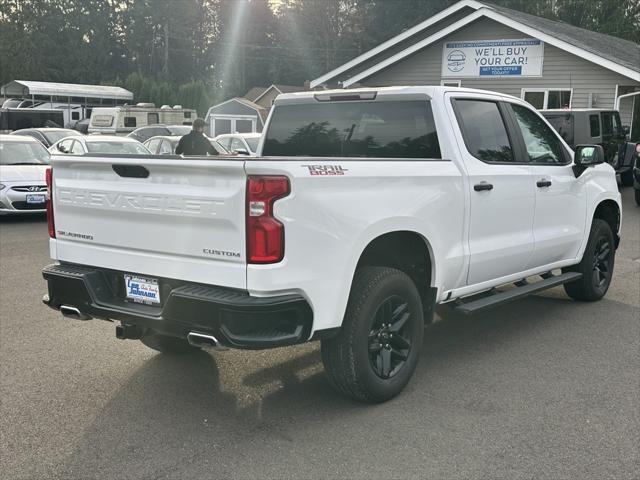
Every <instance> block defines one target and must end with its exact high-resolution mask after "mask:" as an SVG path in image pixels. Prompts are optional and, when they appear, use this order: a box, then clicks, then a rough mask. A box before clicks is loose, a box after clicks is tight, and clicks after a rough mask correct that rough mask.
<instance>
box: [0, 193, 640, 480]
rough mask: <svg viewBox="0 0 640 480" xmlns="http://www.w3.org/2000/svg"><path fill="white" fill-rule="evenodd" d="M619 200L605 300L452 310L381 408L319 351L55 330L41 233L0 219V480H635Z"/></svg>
mask: <svg viewBox="0 0 640 480" xmlns="http://www.w3.org/2000/svg"><path fill="white" fill-rule="evenodd" d="M622 194H623V202H624V208H625V210H624V212H623V217H624V218H623V235H622V244H621V247H620V249H619V250H618V254H617V257H616V272H615V275H614V280H613V283H612V287H611V290H610V291H609V294H608V295H607V297H606V298H605V299H604V300H603V301H601V302H598V303H595V304H583V303H576V302H572V301H570V300H569V299H568V298H567V297H566V296H565V295H564V292H563V291H562V289H561V288H559V289H554V290H551V291H548V292H545V293H543V294H542V295H539V296H536V297H531V298H528V299H525V300H523V301H520V302H517V303H513V304H510V305H507V306H504V307H501V308H499V309H496V310H494V311H491V312H488V313H485V314H482V315H478V316H475V317H470V318H465V317H460V316H457V315H453V314H452V313H450V312H449V311H448V310H447V309H443V310H441V316H442V317H444V320H443V321H441V322H438V323H436V324H435V325H433V326H431V327H429V328H428V329H427V332H426V336H425V344H424V350H423V354H422V357H421V360H420V363H419V365H418V368H417V370H416V373H415V376H414V378H413V380H412V381H411V383H410V384H409V386H408V387H407V389H406V390H405V391H404V392H403V393H402V394H401V395H400V396H399V397H398V398H396V399H395V400H392V401H390V402H388V403H385V404H381V405H375V406H367V405H361V404H357V403H354V402H352V401H349V400H346V399H343V398H341V397H340V396H338V395H337V394H336V393H335V391H334V390H332V389H331V388H330V387H329V385H328V383H327V381H326V380H325V378H324V376H323V372H322V366H321V362H320V356H319V348H318V347H319V345H318V344H317V343H312V344H307V345H303V346H300V347H295V348H285V349H277V350H271V351H262V352H234V351H228V352H219V353H218V352H216V353H214V354H210V353H205V352H198V353H196V354H193V355H189V356H184V357H170V356H163V355H161V354H156V353H155V352H153V351H151V350H149V349H148V348H146V347H144V346H143V345H141V344H140V343H139V342H135V341H120V340H117V339H116V338H115V334H114V328H115V327H114V325H113V324H110V323H107V322H101V321H92V322H86V323H83V322H79V321H73V320H67V319H63V318H62V317H61V316H60V315H59V314H58V313H56V312H54V311H52V310H49V309H47V308H46V307H44V306H43V305H42V304H41V302H40V299H41V297H42V294H43V293H44V292H45V284H44V281H43V280H42V277H41V275H40V270H41V268H42V267H43V266H44V265H47V264H48V263H50V261H49V258H48V249H47V227H46V223H45V222H44V220H43V219H42V218H41V217H38V218H30V219H24V218H22V219H0V222H1V223H0V268H1V270H0V271H1V272H2V273H1V274H0V312H1V314H0V315H1V323H0V369H1V370H0V382H1V392H0V393H1V400H2V402H1V406H0V448H1V455H0V471H1V472H3V473H2V475H0V476H2V477H3V478H12V479H13V478H29V479H30V478H64V479H76V478H77V479H91V478H154V479H155V478H160V479H165V478H170V479H174V478H175V479H178V478H204V477H210V478H227V477H230V478H265V477H279V478H280V477H284V478H289V477H291V478H295V477H305V478H309V477H312V478H336V477H348V478H388V477H393V478H405V477H413V478H437V479H451V478H554V479H556V478H605V477H607V478H617V479H619V478H635V477H636V473H634V472H637V469H638V465H639V462H640V458H639V455H640V454H639V453H638V447H637V445H638V444H639V443H640V438H639V432H640V418H639V415H638V398H639V397H640V385H639V375H640V373H639V370H638V364H639V361H640V358H639V351H640V298H639V297H640V208H639V207H636V205H635V204H634V201H633V190H632V189H629V188H625V189H623V190H622Z"/></svg>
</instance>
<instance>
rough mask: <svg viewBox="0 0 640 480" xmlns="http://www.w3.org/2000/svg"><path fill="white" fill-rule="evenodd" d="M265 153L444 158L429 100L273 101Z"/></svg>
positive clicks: (272, 154) (317, 155)
mask: <svg viewBox="0 0 640 480" xmlns="http://www.w3.org/2000/svg"><path fill="white" fill-rule="evenodd" d="M262 153H263V155H266V156H296V155H297V156H312V157H362V158H430V159H439V158H441V154H440V144H439V143H438V134H437V132H436V127H435V123H434V120H433V112H432V111H431V103H430V102H428V101H398V102H396V101H388V102H381V101H378V102H331V103H315V104H304V105H283V106H279V107H275V111H274V112H273V118H272V119H271V123H270V126H269V129H268V131H267V132H266V138H265V144H264V148H263V152H262Z"/></svg>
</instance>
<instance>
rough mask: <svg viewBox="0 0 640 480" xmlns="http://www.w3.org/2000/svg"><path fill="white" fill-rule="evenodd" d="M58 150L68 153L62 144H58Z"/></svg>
mask: <svg viewBox="0 0 640 480" xmlns="http://www.w3.org/2000/svg"><path fill="white" fill-rule="evenodd" d="M58 151H59V152H61V153H69V152H67V149H66V148H65V146H64V145H58Z"/></svg>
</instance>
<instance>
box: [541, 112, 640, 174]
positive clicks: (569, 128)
mask: <svg viewBox="0 0 640 480" xmlns="http://www.w3.org/2000/svg"><path fill="white" fill-rule="evenodd" d="M540 113H541V114H542V115H544V117H545V118H546V119H547V120H548V121H549V123H550V124H551V125H552V126H553V128H555V129H556V130H557V131H558V132H559V133H560V135H561V136H562V138H564V140H565V142H567V143H568V144H569V146H570V147H571V148H575V146H576V145H581V144H597V145H602V148H603V149H604V156H605V160H606V161H607V162H608V163H610V164H611V165H612V166H613V168H615V170H616V173H618V174H619V175H620V181H621V182H622V185H624V186H625V187H630V186H631V185H633V165H634V159H635V157H636V156H637V153H636V144H635V143H632V142H629V141H628V139H629V137H628V135H629V127H627V126H625V127H623V126H622V123H621V122H620V114H619V113H618V112H617V111H616V110H603V109H597V108H588V109H583V108H580V109H572V110H540Z"/></svg>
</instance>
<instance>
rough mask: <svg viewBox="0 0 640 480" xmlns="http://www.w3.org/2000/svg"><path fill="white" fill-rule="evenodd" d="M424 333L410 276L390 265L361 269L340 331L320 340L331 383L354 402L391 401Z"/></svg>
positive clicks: (410, 371)
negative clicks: (388, 266)
mask: <svg viewBox="0 0 640 480" xmlns="http://www.w3.org/2000/svg"><path fill="white" fill-rule="evenodd" d="M394 335H395V336H394ZM423 336H424V317H423V311H422V302H421V300H420V294H419V293H418V290H417V288H416V285H415V284H414V282H413V281H412V280H411V278H410V277H409V276H408V275H407V274H405V273H404V272H402V271H400V270H396V269H393V268H387V267H362V268H359V269H358V270H357V271H356V273H355V276H354V280H353V285H352V287H351V293H350V295H349V303H348V305H347V310H346V313H345V316H344V321H343V324H342V328H341V330H340V333H339V334H338V335H337V336H335V337H331V338H328V339H325V340H323V341H322V346H321V352H322V361H323V363H324V366H325V370H326V372H327V376H328V378H329V381H330V383H331V384H332V385H333V386H334V387H335V388H336V389H337V390H338V391H339V392H341V393H342V394H344V395H346V396H348V397H351V398H353V399H356V400H358V401H362V402H368V403H377V402H384V401H386V400H389V399H391V398H393V397H395V396H396V395H398V393H400V392H401V391H402V389H403V388H404V387H405V386H406V385H407V383H408V382H409V379H410V378H411V376H412V375H413V372H414V370H415V368H416V365H417V363H418V357H419V354H420V349H421V347H422V339H423Z"/></svg>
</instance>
